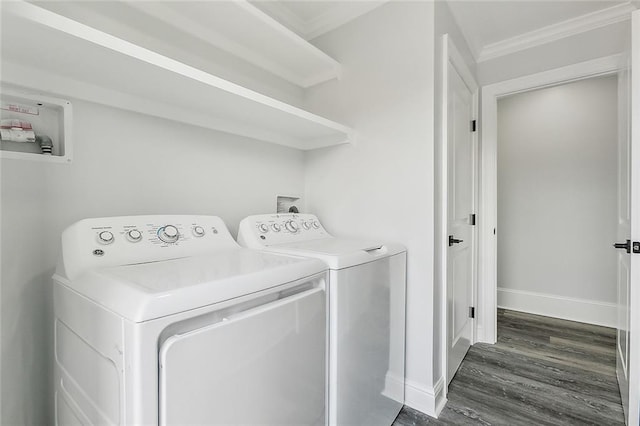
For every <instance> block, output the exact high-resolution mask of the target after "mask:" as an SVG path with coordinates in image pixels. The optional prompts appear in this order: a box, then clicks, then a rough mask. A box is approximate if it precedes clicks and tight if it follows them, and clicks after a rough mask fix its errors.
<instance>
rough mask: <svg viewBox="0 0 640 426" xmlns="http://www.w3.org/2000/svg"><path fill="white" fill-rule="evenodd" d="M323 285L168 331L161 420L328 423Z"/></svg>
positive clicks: (162, 370) (163, 356) (163, 348)
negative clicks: (177, 331)
mask: <svg viewBox="0 0 640 426" xmlns="http://www.w3.org/2000/svg"><path fill="white" fill-rule="evenodd" d="M325 301H326V296H325V292H324V290H323V289H322V288H313V289H310V290H306V291H304V292H302V293H297V294H294V295H292V296H289V297H286V298H283V299H279V300H276V301H272V302H270V303H267V304H265V305H261V306H257V307H254V308H252V309H249V310H247V311H242V312H238V313H235V314H232V315H229V316H228V317H225V318H223V319H221V320H220V321H219V322H216V323H215V324H211V325H208V326H205V327H202V328H199V329H197V330H193V331H189V332H186V333H181V334H176V335H174V336H171V337H169V338H167V339H166V340H165V341H164V343H163V344H162V346H161V348H160V353H159V362H160V371H159V375H160V424H161V425H178V424H182V425H184V424H262V425H266V424H269V425H294V424H295V425H300V424H307V425H324V423H325V414H324V413H325V345H326V339H325V337H326V333H325V326H326V311H325Z"/></svg>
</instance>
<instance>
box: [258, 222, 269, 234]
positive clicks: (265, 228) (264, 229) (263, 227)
mask: <svg viewBox="0 0 640 426" xmlns="http://www.w3.org/2000/svg"><path fill="white" fill-rule="evenodd" d="M258 230H259V231H260V232H262V233H263V234H266V233H267V232H269V227H268V226H267V224H266V223H261V224H260V225H258Z"/></svg>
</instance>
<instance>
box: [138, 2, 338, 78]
mask: <svg viewBox="0 0 640 426" xmlns="http://www.w3.org/2000/svg"><path fill="white" fill-rule="evenodd" d="M127 4H128V5H130V6H131V7H134V8H136V9H138V10H140V11H142V12H143V13H145V14H146V15H148V16H151V17H153V18H155V19H157V20H159V21H161V22H162V23H164V24H165V25H168V26H172V27H175V28H178V29H180V30H181V31H183V32H186V33H187V34H189V35H191V36H193V37H196V38H198V39H200V40H202V41H205V42H207V43H210V44H212V45H213V46H216V47H218V48H219V49H222V50H224V51H226V52H228V53H231V54H234V55H237V56H240V57H241V58H242V59H244V60H246V61H247V62H249V63H252V64H254V65H256V66H258V67H260V68H262V69H264V70H267V71H269V72H271V73H273V74H275V75H277V76H279V77H281V78H283V79H285V80H287V81H289V82H290V83H293V84H295V85H298V86H300V87H303V88H306V87H310V86H313V85H316V84H319V83H322V82H325V81H328V80H331V79H334V78H339V77H340V71H341V67H340V64H339V63H338V62H337V61H336V60H335V59H333V58H331V57H330V56H329V55H327V54H326V53H324V52H323V51H322V50H320V49H318V48H317V47H315V46H314V45H312V44H311V43H309V42H308V41H306V40H305V39H304V38H302V37H301V36H300V35H298V34H296V33H295V32H293V31H291V30H289V29H288V28H287V27H285V26H284V25H282V24H281V23H279V22H278V21H276V20H275V19H273V18H272V17H271V16H269V15H267V14H266V13H264V12H263V11H261V10H260V9H258V8H257V7H255V6H254V5H252V4H251V3H249V2H248V1H245V0H236V1H201V2H192V3H191V4H189V5H188V7H185V5H184V4H180V3H179V2H161V1H154V2H150V1H132V2H128V3H127ZM247 29H250V31H248V30H247Z"/></svg>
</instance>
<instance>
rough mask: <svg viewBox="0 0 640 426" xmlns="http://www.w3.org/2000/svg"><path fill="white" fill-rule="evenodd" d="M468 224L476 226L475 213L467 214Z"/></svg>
mask: <svg viewBox="0 0 640 426" xmlns="http://www.w3.org/2000/svg"><path fill="white" fill-rule="evenodd" d="M469 225H471V226H476V214H475V213H471V214H470V215H469Z"/></svg>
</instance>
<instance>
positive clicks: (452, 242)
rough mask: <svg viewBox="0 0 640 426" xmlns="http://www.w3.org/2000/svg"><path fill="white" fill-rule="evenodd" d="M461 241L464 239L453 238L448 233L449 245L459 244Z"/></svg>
mask: <svg viewBox="0 0 640 426" xmlns="http://www.w3.org/2000/svg"><path fill="white" fill-rule="evenodd" d="M463 241H464V240H458V239H457V238H453V235H449V247H451V246H452V245H454V244H459V243H461V242H463Z"/></svg>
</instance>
